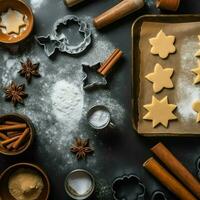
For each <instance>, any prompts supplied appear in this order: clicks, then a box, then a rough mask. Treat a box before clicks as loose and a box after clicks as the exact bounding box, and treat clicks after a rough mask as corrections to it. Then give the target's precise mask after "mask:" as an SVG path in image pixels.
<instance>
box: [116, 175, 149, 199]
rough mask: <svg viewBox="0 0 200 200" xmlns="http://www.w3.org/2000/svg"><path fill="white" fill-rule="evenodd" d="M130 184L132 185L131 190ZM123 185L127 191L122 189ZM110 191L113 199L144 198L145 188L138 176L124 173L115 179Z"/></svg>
mask: <svg viewBox="0 0 200 200" xmlns="http://www.w3.org/2000/svg"><path fill="white" fill-rule="evenodd" d="M130 186H132V187H131V190H130ZM123 187H124V188H127V191H124V190H122V189H123ZM134 188H135V190H134ZM112 191H113V198H114V199H115V200H122V199H124V200H126V199H132V200H145V193H146V188H145V186H144V184H143V183H141V181H140V178H139V177H138V176H136V175H125V176H122V177H119V178H117V179H115V181H114V182H113V184H112ZM133 191H134V196H133ZM130 193H131V194H130Z"/></svg>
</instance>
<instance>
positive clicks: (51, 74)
mask: <svg viewBox="0 0 200 200" xmlns="http://www.w3.org/2000/svg"><path fill="white" fill-rule="evenodd" d="M32 2H36V1H32ZM42 2H44V1H42ZM85 19H87V22H88V23H89V24H90V26H91V27H92V31H93V36H94V38H95V40H93V45H92V47H91V48H89V49H88V50H87V51H86V52H85V54H84V55H82V56H80V57H73V56H69V55H58V56H59V57H57V58H56V60H54V61H52V60H51V59H49V58H48V57H47V56H46V55H45V53H44V51H43V50H42V49H41V48H40V47H39V46H38V45H37V44H36V43H34V44H32V46H31V49H30V50H29V51H26V52H24V54H23V55H21V56H16V55H10V54H8V53H6V52H5V51H1V50H0V58H1V59H0V74H1V76H0V79H1V82H2V84H3V85H5V84H8V83H9V82H10V81H11V80H15V81H16V82H18V83H26V81H25V79H24V78H22V77H20V76H19V75H18V74H17V71H18V70H19V68H20V61H21V60H25V59H26V58H28V57H30V59H31V60H32V61H33V62H40V73H41V75H42V77H41V78H39V79H33V82H32V83H31V84H30V85H26V91H27V92H28V94H29V97H28V98H27V99H26V100H25V106H18V107H17V108H14V107H13V106H11V104H10V103H5V102H4V100H3V99H2V98H0V102H1V103H3V105H4V106H3V107H1V108H0V111H1V112H4V113H8V112H19V113H24V114H25V115H27V116H28V117H30V119H31V120H32V121H33V123H34V125H35V127H36V131H37V135H38V140H37V142H38V143H39V145H38V149H37V151H39V153H38V155H43V154H44V153H47V154H48V155H49V156H48V158H46V159H52V163H56V164H57V165H58V163H59V166H58V167H59V169H60V170H66V169H67V168H68V167H69V165H71V164H73V165H75V164H76V159H75V156H74V155H73V154H71V153H69V148H70V146H71V144H72V142H73V139H74V137H76V136H80V137H83V138H91V145H92V146H93V147H95V140H94V139H93V138H95V135H94V134H93V133H94V132H93V130H91V129H89V125H88V124H87V120H86V114H87V111H88V110H89V109H90V108H91V107H93V106H94V105H98V104H102V105H105V106H107V107H108V109H109V110H110V112H111V117H112V120H113V121H114V122H115V123H116V125H118V126H119V127H120V126H121V125H122V124H123V121H124V118H125V110H124V108H123V106H122V105H121V104H120V102H118V101H117V100H116V99H115V97H113V96H112V93H111V91H110V90H95V91H93V92H89V93H86V92H84V90H83V89H82V85H83V72H82V66H81V64H83V63H87V64H89V65H93V64H95V63H97V62H103V61H104V60H105V59H106V58H107V57H108V56H109V55H110V53H111V52H112V51H113V50H114V49H115V46H114V45H113V44H112V43H111V42H110V41H109V40H108V39H107V38H106V37H104V36H102V35H101V34H100V33H98V32H96V30H95V29H94V27H93V25H92V18H91V17H85ZM43 159H44V158H43ZM88 159H89V161H90V162H88V163H89V164H90V167H91V166H94V168H95V165H96V162H97V159H96V157H95V156H94V155H92V156H89V157H88ZM47 161H48V160H47ZM46 163H48V162H46Z"/></svg>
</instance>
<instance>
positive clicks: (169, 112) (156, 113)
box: [143, 96, 177, 128]
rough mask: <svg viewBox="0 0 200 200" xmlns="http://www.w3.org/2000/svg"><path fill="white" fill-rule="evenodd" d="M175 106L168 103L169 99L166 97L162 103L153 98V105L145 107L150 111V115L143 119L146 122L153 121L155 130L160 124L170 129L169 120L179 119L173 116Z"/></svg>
mask: <svg viewBox="0 0 200 200" xmlns="http://www.w3.org/2000/svg"><path fill="white" fill-rule="evenodd" d="M176 107H177V106H176V105H175V104H169V103H168V97H167V96H165V97H164V98H163V99H161V100H160V101H159V100H158V99H157V98H156V97H154V96H152V103H151V104H147V105H144V108H145V109H146V110H148V113H147V114H146V115H145V116H144V117H143V119H145V120H152V122H153V128H155V127H156V126H157V125H158V124H162V125H163V126H164V127H166V128H167V127H168V123H169V120H175V119H177V117H176V116H175V115H174V114H173V111H174V110H175V109H176Z"/></svg>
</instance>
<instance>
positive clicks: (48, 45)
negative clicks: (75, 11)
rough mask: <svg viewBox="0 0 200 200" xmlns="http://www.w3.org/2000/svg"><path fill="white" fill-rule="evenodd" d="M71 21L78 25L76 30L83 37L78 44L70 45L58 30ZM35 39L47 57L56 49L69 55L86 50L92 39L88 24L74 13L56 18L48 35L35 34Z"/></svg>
mask: <svg viewBox="0 0 200 200" xmlns="http://www.w3.org/2000/svg"><path fill="white" fill-rule="evenodd" d="M71 21H72V22H74V23H76V24H78V25H79V30H78V31H79V33H80V34H82V35H83V38H84V39H83V41H81V42H80V43H79V44H78V45H70V43H69V39H68V38H67V36H66V35H65V34H64V33H60V32H59V28H60V27H61V26H67V25H68V23H69V22H71ZM35 39H36V41H37V42H38V44H39V45H40V46H42V47H43V48H44V51H45V53H46V55H47V56H48V57H50V56H52V55H53V54H54V53H55V52H56V50H59V51H60V52H64V53H68V54H71V55H75V54H80V53H82V52H83V51H84V50H86V48H87V47H88V46H89V45H90V43H91V41H92V37H91V29H90V28H89V26H88V24H87V23H86V22H85V21H83V20H81V19H80V18H79V17H77V16H75V15H67V16H65V17H63V18H61V19H58V20H57V21H56V22H55V23H54V25H53V29H52V32H51V33H50V34H49V35H47V36H36V37H35Z"/></svg>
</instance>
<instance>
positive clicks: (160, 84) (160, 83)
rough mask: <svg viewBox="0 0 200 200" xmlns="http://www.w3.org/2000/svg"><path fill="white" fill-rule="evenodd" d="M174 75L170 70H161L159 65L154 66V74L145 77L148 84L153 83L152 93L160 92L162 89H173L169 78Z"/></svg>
mask: <svg viewBox="0 0 200 200" xmlns="http://www.w3.org/2000/svg"><path fill="white" fill-rule="evenodd" d="M173 73H174V69H172V68H165V69H164V68H163V67H162V66H161V65H160V64H158V63H157V64H156V65H155V67H154V72H153V73H150V74H147V75H146V76H145V78H146V79H148V80H149V81H150V82H152V83H153V91H154V92H155V93H157V92H160V91H161V90H162V89H163V88H173V87H174V86H173V83H172V80H171V76H172V75H173Z"/></svg>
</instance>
